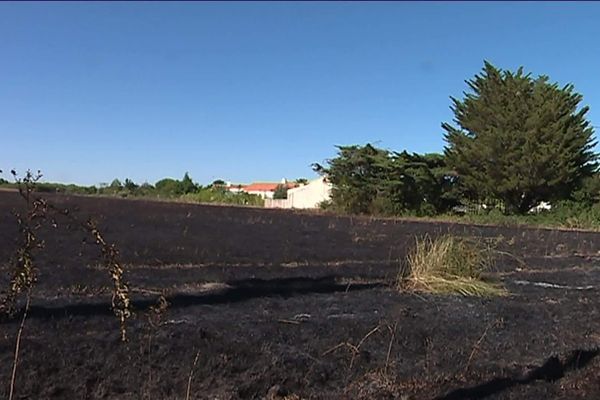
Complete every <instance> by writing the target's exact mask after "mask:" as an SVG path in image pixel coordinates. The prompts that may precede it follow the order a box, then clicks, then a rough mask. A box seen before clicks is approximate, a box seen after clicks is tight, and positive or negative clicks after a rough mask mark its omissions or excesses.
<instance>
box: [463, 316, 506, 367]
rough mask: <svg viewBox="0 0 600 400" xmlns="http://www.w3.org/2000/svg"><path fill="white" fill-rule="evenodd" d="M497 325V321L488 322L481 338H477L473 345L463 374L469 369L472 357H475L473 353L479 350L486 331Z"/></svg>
mask: <svg viewBox="0 0 600 400" xmlns="http://www.w3.org/2000/svg"><path fill="white" fill-rule="evenodd" d="M497 323H498V321H497V320H495V321H492V322H490V323H489V324H488V325H487V326H486V327H485V329H484V331H483V333H482V334H481V337H480V338H479V340H478V341H477V342H476V343H475V345H474V346H473V350H472V351H471V354H470V355H469V359H468V360H467V365H466V367H465V373H466V372H467V371H468V370H469V367H470V365H471V361H472V360H473V357H474V356H475V353H476V352H477V350H478V349H479V345H480V344H481V342H483V339H484V338H485V336H486V335H487V333H488V330H489V329H490V328H491V327H493V326H495V325H496V324H497Z"/></svg>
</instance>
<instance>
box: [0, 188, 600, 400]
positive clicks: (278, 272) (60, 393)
mask: <svg viewBox="0 0 600 400" xmlns="http://www.w3.org/2000/svg"><path fill="white" fill-rule="evenodd" d="M49 198H50V200H51V201H52V202H54V203H56V204H58V205H59V206H61V207H65V208H69V209H70V210H72V212H74V213H76V214H77V215H79V216H81V217H83V218H85V217H87V216H93V217H95V218H96V219H97V220H98V222H99V226H100V228H101V229H102V231H103V233H104V236H105V237H106V239H108V240H110V241H114V242H116V243H117V245H118V246H119V249H120V250H121V254H122V258H123V261H124V262H125V263H126V265H127V266H128V271H127V278H128V280H129V281H130V282H131V285H132V286H133V287H135V288H140V289H142V288H143V289H144V290H143V291H142V290H140V291H136V292H135V293H134V308H135V309H136V311H137V312H136V317H135V318H134V319H133V321H132V322H131V324H130V329H129V333H130V341H129V342H128V343H126V344H121V343H120V342H119V332H118V322H117V321H116V319H115V318H114V316H113V315H112V313H111V310H110V280H109V277H108V275H107V273H106V271H104V270H102V268H101V266H100V262H99V258H98V253H97V252H98V249H97V248H96V247H95V246H93V245H92V244H91V243H89V241H90V240H89V238H86V237H85V234H84V233H82V232H80V231H77V230H76V229H69V227H68V226H67V225H65V224H59V227H58V228H51V227H49V228H47V229H48V230H47V231H45V232H41V233H40V236H44V237H45V238H46V249H45V251H44V254H43V255H41V256H40V257H39V258H38V261H39V265H40V271H39V284H38V286H36V288H35V290H34V294H33V301H32V308H31V312H30V315H29V317H28V320H27V322H26V326H25V331H24V338H23V342H22V350H21V358H20V359H21V361H20V364H19V369H18V376H17V398H22V399H24V398H30V399H74V398H75V399H140V398H142V399H185V396H186V391H187V385H188V381H189V377H190V372H191V371H193V376H192V380H191V396H190V398H194V399H240V398H241V399H260V398H285V397H286V396H287V398H288V399H294V398H295V399H298V398H302V399H305V398H313V399H358V398H363V399H388V398H390V399H392V398H398V399H448V400H449V399H482V398H486V399H488V398H489V399H537V398H545V399H573V398H579V399H596V398H600V378H598V377H599V376H600V357H597V355H598V348H599V346H600V318H599V310H600V307H599V306H600V300H599V299H598V296H599V290H598V289H599V288H600V270H599V266H598V263H599V262H600V253H599V250H600V240H599V239H600V235H599V234H596V233H584V232H564V231H553V230H546V229H514V228H501V227H481V226H466V225H458V224H443V223H420V222H408V221H397V220H377V219H370V218H362V217H360V218H358V217H337V216H326V215H310V214H302V213H295V212H284V211H277V210H261V209H245V208H232V207H215V206H197V205H186V204H173V203H159V202H149V201H130V200H116V199H99V198H79V197H68V196H50V197H49ZM20 206H21V205H20V203H19V199H18V198H17V196H16V194H14V193H0V260H3V262H4V264H3V265H2V281H1V283H2V285H6V282H7V274H6V272H7V269H8V260H9V259H10V257H11V256H12V252H13V251H14V248H15V247H14V246H15V236H16V234H17V227H16V224H15V222H14V217H13V216H12V215H11V210H13V209H18V208H19V207H20ZM67 224H68V223H67ZM444 233H453V234H456V235H461V236H462V235H464V236H476V237H483V238H486V239H488V240H490V241H493V242H494V243H495V245H496V246H497V248H498V249H499V251H500V252H499V253H498V262H497V264H496V267H495V269H494V271H491V272H490V273H489V275H490V277H491V278H493V279H498V280H502V281H503V282H504V284H505V285H506V287H507V288H508V289H509V291H510V293H511V295H510V296H508V297H502V298H492V299H480V298H465V297H457V296H441V295H435V296H434V295H425V294H420V295H416V294H411V293H398V292H397V291H395V290H394V289H393V288H392V287H391V286H390V283H391V282H393V279H394V276H395V274H396V272H397V269H398V265H399V262H400V261H399V260H403V259H404V257H405V255H406V251H407V249H408V248H409V246H411V245H412V244H413V243H414V240H415V237H416V236H421V235H424V234H430V235H434V236H435V235H439V234H444ZM3 287H5V286H3ZM161 291H164V292H165V293H166V296H167V299H168V301H169V303H170V307H169V309H168V311H167V313H166V314H165V315H164V316H163V320H162V324H161V325H160V326H151V325H150V324H149V323H148V320H147V313H146V311H147V309H148V307H149V306H150V305H152V304H154V302H155V301H156V293H158V292H161ZM19 322H20V321H19V318H15V319H12V320H10V319H4V320H2V321H1V322H0V398H6V396H7V390H8V384H9V380H10V372H11V368H12V356H13V350H14V341H15V335H16V332H17V329H18V325H19ZM196 357H197V358H196ZM195 359H196V363H195V365H194V360H195Z"/></svg>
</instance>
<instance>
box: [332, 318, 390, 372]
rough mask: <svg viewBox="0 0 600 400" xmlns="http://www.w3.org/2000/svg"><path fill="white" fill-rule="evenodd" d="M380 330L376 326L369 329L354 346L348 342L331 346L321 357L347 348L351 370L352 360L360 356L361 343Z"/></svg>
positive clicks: (379, 326) (378, 326)
mask: <svg viewBox="0 0 600 400" xmlns="http://www.w3.org/2000/svg"><path fill="white" fill-rule="evenodd" d="M380 328H381V325H377V326H376V327H375V328H373V329H371V330H370V331H369V332H368V333H367V334H366V335H365V336H364V337H363V338H362V339H361V340H360V342H358V344H357V345H356V346H355V345H353V344H352V343H350V342H341V343H338V344H336V345H335V346H333V347H332V348H330V349H329V350H327V351H325V352H324V353H323V354H322V355H323V356H326V355H327V354H330V353H333V352H334V351H336V350H337V349H339V348H341V347H347V348H349V349H350V352H351V353H352V358H351V359H350V366H349V368H352V366H353V365H354V359H355V358H356V356H357V355H358V354H360V346H362V345H363V343H364V342H365V340H367V339H368V338H369V336H371V335H373V334H374V333H375V332H377V331H379V329H380Z"/></svg>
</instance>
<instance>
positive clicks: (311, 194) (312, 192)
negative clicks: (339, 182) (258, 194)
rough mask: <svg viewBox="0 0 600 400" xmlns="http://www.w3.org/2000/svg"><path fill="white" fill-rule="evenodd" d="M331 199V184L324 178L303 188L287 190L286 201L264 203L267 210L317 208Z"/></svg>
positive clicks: (313, 181)
mask: <svg viewBox="0 0 600 400" xmlns="http://www.w3.org/2000/svg"><path fill="white" fill-rule="evenodd" d="M330 198H331V184H330V183H328V182H326V181H325V179H324V178H318V179H315V180H312V181H310V182H309V183H308V184H306V185H304V186H299V187H297V188H294V189H289V190H288V192H287V199H286V200H271V201H266V202H265V207H267V208H317V207H319V203H321V202H323V201H326V200H329V199H330Z"/></svg>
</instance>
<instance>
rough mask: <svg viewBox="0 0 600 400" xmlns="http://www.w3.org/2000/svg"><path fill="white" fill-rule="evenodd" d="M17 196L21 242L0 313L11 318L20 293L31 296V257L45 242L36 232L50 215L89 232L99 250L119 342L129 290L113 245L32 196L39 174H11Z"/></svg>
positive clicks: (94, 229)
mask: <svg viewBox="0 0 600 400" xmlns="http://www.w3.org/2000/svg"><path fill="white" fill-rule="evenodd" d="M11 174H12V175H13V177H14V179H15V182H16V184H17V188H18V190H19V195H20V196H21V198H22V199H23V200H24V202H25V205H26V212H25V213H24V214H19V213H16V217H17V222H18V224H19V232H20V235H21V237H22V242H21V244H20V245H19V247H18V249H17V251H16V257H15V264H14V266H13V271H12V279H11V283H10V287H9V289H8V292H7V293H6V295H5V296H3V299H2V300H1V302H0V312H2V313H4V314H8V315H11V314H14V312H15V308H16V301H17V298H18V296H19V294H21V293H22V292H27V293H30V291H31V288H32V287H33V285H34V284H35V280H36V279H35V264H34V258H33V253H34V252H35V250H39V249H41V248H43V247H44V242H43V241H41V240H38V238H37V235H36V231H37V230H39V228H40V227H41V226H42V223H43V222H45V221H47V220H48V216H49V215H50V212H52V215H59V216H62V217H66V218H67V219H69V220H70V221H72V222H75V223H76V224H77V225H79V226H80V227H82V228H83V229H84V230H85V231H87V232H89V233H90V234H91V235H92V236H93V238H94V240H95V242H96V244H97V245H98V246H100V248H101V252H102V258H103V259H104V264H105V266H106V267H107V269H108V270H109V273H110V276H111V278H112V281H113V296H112V308H113V311H114V313H115V315H116V316H117V318H118V319H119V322H120V333H121V340H123V341H125V340H126V339H127V337H126V320H127V318H129V317H130V316H131V310H130V299H129V288H128V286H127V283H126V282H125V281H124V279H123V272H124V269H123V266H122V264H121V263H120V261H119V251H118V249H117V248H116V246H115V245H114V244H109V243H107V242H106V240H105V239H104V237H103V235H102V233H101V232H100V230H99V229H98V227H97V226H96V223H95V222H93V221H92V220H91V219H90V220H88V221H86V222H83V223H82V222H81V221H80V220H79V219H78V218H76V217H75V216H73V215H71V214H70V213H69V210H68V209H66V210H63V209H59V208H58V207H56V206H54V205H52V204H49V203H48V202H47V201H46V200H45V199H43V198H40V197H37V196H34V194H33V193H34V191H35V186H36V183H37V182H38V181H39V180H40V179H41V177H42V174H41V173H40V171H38V172H37V173H36V174H34V173H32V172H31V171H29V170H28V171H27V172H26V174H25V176H24V177H23V178H20V177H19V176H18V175H17V173H16V172H15V171H14V170H12V171H11ZM52 226H54V227H56V226H57V225H56V221H55V220H54V218H52Z"/></svg>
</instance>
